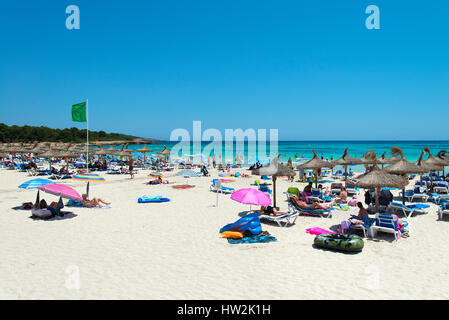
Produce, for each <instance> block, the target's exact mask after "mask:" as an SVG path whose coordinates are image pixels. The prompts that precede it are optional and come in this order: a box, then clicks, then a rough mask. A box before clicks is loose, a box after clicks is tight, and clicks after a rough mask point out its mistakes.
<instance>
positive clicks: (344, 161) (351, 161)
mask: <svg viewBox="0 0 449 320" xmlns="http://www.w3.org/2000/svg"><path fill="white" fill-rule="evenodd" d="M348 149H349V148H346V149H345V152H344V153H343V155H342V156H341V158H339V159H337V160H334V161H332V164H333V166H336V165H342V166H344V168H345V181H346V180H348V164H362V160H360V159H356V158H353V157H351V156H349V155H348Z"/></svg>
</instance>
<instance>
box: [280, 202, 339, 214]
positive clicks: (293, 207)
mask: <svg viewBox="0 0 449 320" xmlns="http://www.w3.org/2000/svg"><path fill="white" fill-rule="evenodd" d="M288 207H289V209H291V211H298V213H302V214H305V215H310V216H317V217H324V216H325V215H326V216H327V217H328V218H331V217H332V211H333V210H334V208H330V209H328V210H324V209H318V210H312V209H302V208H300V207H298V205H297V204H296V203H295V202H294V201H293V200H292V199H289V201H288Z"/></svg>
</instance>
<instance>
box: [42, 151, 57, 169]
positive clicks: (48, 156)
mask: <svg viewBox="0 0 449 320" xmlns="http://www.w3.org/2000/svg"><path fill="white" fill-rule="evenodd" d="M58 156H59V153H56V152H55V151H54V150H52V149H48V150H47V151H45V152H43V153H40V154H39V157H40V158H45V159H48V161H49V162H50V170H51V158H55V157H58Z"/></svg>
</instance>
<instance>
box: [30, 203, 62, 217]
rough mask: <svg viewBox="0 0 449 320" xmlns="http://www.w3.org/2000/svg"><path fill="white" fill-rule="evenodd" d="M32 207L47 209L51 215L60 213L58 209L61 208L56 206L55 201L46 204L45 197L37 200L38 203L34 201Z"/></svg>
mask: <svg viewBox="0 0 449 320" xmlns="http://www.w3.org/2000/svg"><path fill="white" fill-rule="evenodd" d="M34 209H35V210H41V209H47V210H48V211H50V212H51V213H52V215H56V214H60V212H59V210H60V209H61V208H58V202H56V201H53V202H52V203H50V205H47V201H45V199H42V200H41V201H39V203H36V204H35V205H34Z"/></svg>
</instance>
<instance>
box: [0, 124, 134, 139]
mask: <svg viewBox="0 0 449 320" xmlns="http://www.w3.org/2000/svg"><path fill="white" fill-rule="evenodd" d="M135 139H138V137H135V136H130V135H126V134H121V133H107V132H105V131H90V130H89V140H92V141H129V140H135ZM34 141H38V142H43V141H47V142H73V143H81V142H85V141H86V130H80V129H78V128H75V127H73V128H65V129H52V128H49V127H45V126H40V127H34V126H16V125H12V126H8V125H6V124H4V123H0V142H34Z"/></svg>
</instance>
